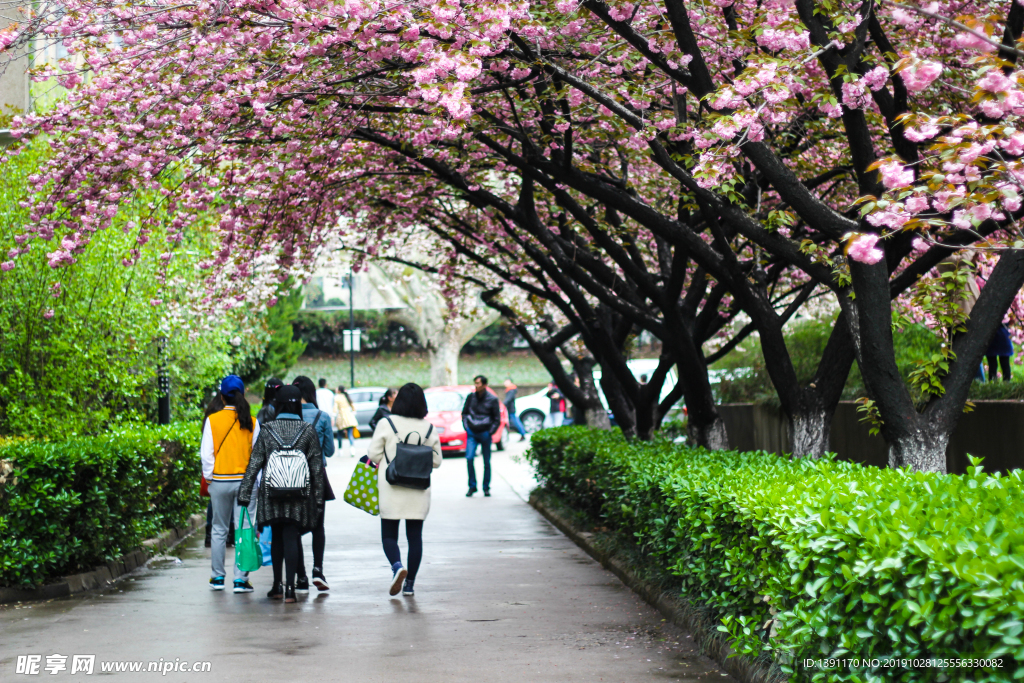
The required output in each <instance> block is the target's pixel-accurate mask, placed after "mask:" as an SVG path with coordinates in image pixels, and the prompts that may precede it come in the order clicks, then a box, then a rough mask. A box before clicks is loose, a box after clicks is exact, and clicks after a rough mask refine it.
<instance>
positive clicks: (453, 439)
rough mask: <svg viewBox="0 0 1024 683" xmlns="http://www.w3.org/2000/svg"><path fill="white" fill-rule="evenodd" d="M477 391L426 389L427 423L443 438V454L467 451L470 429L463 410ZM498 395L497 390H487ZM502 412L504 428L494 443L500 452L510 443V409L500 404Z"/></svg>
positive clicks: (461, 387)
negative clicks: (463, 421) (465, 423)
mask: <svg viewBox="0 0 1024 683" xmlns="http://www.w3.org/2000/svg"><path fill="white" fill-rule="evenodd" d="M473 391H474V389H473V387H472V386H469V385H460V386H454V387H430V388H429V389H425V390H424V392H423V393H424V394H426V396H427V410H428V411H429V412H427V421H428V422H430V424H432V425H434V429H436V430H437V433H438V435H439V436H440V438H441V453H442V454H455V453H465V451H466V428H465V427H463V425H462V407H463V406H464V405H466V398H467V397H468V396H469V395H470V394H471V393H472V392H473ZM487 391H489V392H491V394H493V395H494V396H497V394H496V393H495V392H494V389H491V388H490V387H487ZM498 407H499V410H500V411H501V425H500V426H499V427H498V431H497V432H495V433H494V437H493V441H494V445H495V447H496V448H497V449H498V450H499V451H503V450H505V446H506V444H508V410H507V409H506V408H505V406H504V404H502V402H501V401H498Z"/></svg>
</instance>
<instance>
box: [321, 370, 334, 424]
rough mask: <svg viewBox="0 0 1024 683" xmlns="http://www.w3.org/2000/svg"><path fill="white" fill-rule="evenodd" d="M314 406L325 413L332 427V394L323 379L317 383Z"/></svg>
mask: <svg viewBox="0 0 1024 683" xmlns="http://www.w3.org/2000/svg"><path fill="white" fill-rule="evenodd" d="M317 387H318V388H317V390H316V405H317V407H318V408H320V410H322V411H324V412H325V413H327V415H328V416H330V418H331V427H332V428H333V427H334V418H335V415H336V410H335V407H334V392H333V391H331V390H330V389H328V388H327V380H326V379H324V378H323V377H321V378H320V380H319V381H318V382H317Z"/></svg>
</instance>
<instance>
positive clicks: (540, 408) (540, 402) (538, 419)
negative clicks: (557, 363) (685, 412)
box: [516, 358, 678, 434]
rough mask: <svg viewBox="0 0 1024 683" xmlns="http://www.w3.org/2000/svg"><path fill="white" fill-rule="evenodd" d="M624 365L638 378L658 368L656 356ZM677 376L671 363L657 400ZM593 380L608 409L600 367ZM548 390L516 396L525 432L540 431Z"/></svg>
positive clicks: (667, 390)
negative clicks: (602, 389)
mask: <svg viewBox="0 0 1024 683" xmlns="http://www.w3.org/2000/svg"><path fill="white" fill-rule="evenodd" d="M626 366H627V367H628V368H629V369H630V371H631V372H632V373H633V376H634V377H636V378H637V380H639V379H640V376H641V375H647V376H648V377H650V376H651V375H653V374H654V371H655V370H657V369H658V359H657V358H637V359H634V360H631V361H626ZM677 381H678V376H677V375H676V367H675V366H674V365H673V366H672V368H671V369H670V370H669V371H668V374H667V375H666V376H665V383H664V384H662V385H661V395H660V396H659V398H658V400H659V401H664V400H665V399H666V398H667V397H668V395H669V393H670V392H671V391H672V389H674V388H675V386H676V382H677ZM594 382H596V383H597V393H598V395H599V396H600V397H601V405H603V406H604V407H605V410H607V409H608V401H607V399H605V397H604V392H603V391H601V369H600V368H595V369H594ZM547 393H548V390H547V389H541V390H540V391H538V392H537V393H535V394H530V395H528V396H522V397H519V396H517V397H516V412H517V413H518V414H519V419H520V420H522V422H523V429H525V430H526V433H527V434H533V433H534V432H537V431H540V430H541V429H542V428H543V427H544V418H545V417H547V415H548V409H549V408H550V406H551V399H549V398H548V397H547Z"/></svg>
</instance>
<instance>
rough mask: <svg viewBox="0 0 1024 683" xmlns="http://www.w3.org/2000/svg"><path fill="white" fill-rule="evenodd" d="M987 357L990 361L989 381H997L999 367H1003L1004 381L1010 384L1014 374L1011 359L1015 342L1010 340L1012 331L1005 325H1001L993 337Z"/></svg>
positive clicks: (986, 353)
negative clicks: (1011, 368) (1011, 376)
mask: <svg viewBox="0 0 1024 683" xmlns="http://www.w3.org/2000/svg"><path fill="white" fill-rule="evenodd" d="M985 357H986V358H987V359H988V381H990V382H995V381H996V378H997V377H998V376H999V366H1002V368H1003V381H1004V382H1009V381H1010V375H1011V374H1012V371H1011V370H1010V358H1012V357H1013V340H1012V339H1011V338H1010V331H1009V330H1008V329H1006V325H1004V324H1003V323H999V327H998V328H997V329H996V333H995V334H994V335H992V341H990V342H989V344H988V350H987V351H986V352H985ZM997 363H998V364H997Z"/></svg>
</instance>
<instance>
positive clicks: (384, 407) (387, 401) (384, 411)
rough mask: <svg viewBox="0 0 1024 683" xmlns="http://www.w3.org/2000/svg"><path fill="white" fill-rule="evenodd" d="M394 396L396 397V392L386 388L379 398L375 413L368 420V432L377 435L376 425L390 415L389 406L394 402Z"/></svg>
mask: <svg viewBox="0 0 1024 683" xmlns="http://www.w3.org/2000/svg"><path fill="white" fill-rule="evenodd" d="M396 396H398V390H397V389H392V388H391V387H388V390H387V391H385V392H384V395H383V396H381V397H380V405H379V406H378V407H377V412H375V413H374V414H373V417H371V418H370V431H372V432H373V433H374V434H376V433H377V425H378V424H379V423H380V421H381V420H383V419H384V418H385V417H387V416H388V415H390V414H391V405H392V404H393V403H394V402H395V397H396Z"/></svg>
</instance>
